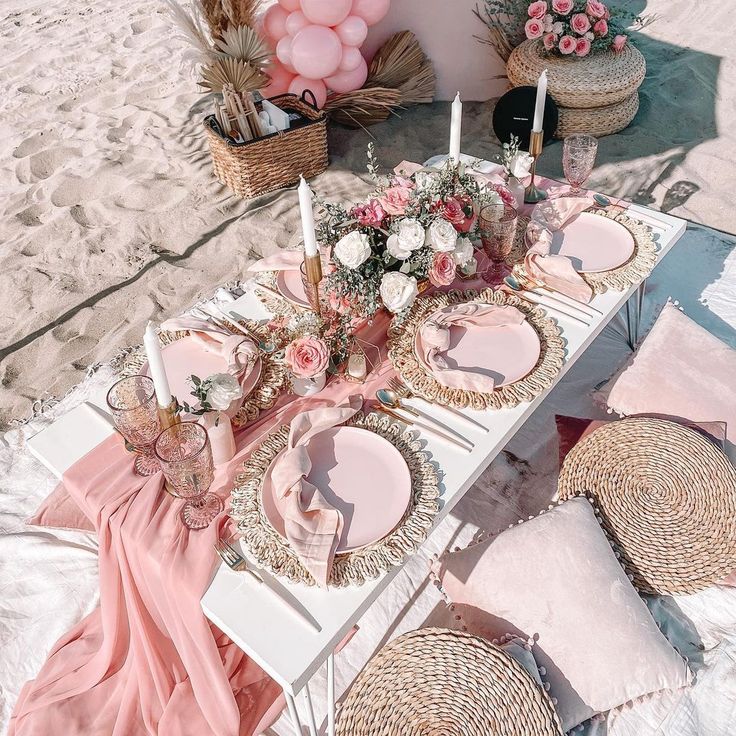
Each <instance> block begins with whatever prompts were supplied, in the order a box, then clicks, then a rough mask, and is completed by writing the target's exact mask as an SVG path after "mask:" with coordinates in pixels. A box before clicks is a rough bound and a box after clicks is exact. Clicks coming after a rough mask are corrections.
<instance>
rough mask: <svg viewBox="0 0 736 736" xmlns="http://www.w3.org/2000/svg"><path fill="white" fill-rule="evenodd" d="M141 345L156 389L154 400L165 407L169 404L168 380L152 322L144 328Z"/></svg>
mask: <svg viewBox="0 0 736 736" xmlns="http://www.w3.org/2000/svg"><path fill="white" fill-rule="evenodd" d="M143 345H144V347H145V349H146V357H147V358H148V370H149V371H150V373H151V378H152V379H153V387H154V388H155V389H156V400H157V401H158V405H159V406H162V407H167V406H168V405H169V404H170V403H171V389H170V388H169V379H168V378H167V377H166V368H164V359H163V356H162V355H161V345H160V344H159V341H158V335H157V334H156V328H155V327H154V326H153V322H149V323H148V326H147V327H146V332H145V334H144V335H143Z"/></svg>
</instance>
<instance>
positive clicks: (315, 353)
mask: <svg viewBox="0 0 736 736" xmlns="http://www.w3.org/2000/svg"><path fill="white" fill-rule="evenodd" d="M284 362H285V363H286V366H287V368H288V369H289V370H290V371H291V372H292V373H293V374H294V375H295V376H299V377H300V378H314V376H317V375H319V374H320V373H322V372H323V371H325V370H327V364H328V363H329V362H330V354H329V352H328V351H327V345H325V343H324V341H323V340H320V339H319V338H318V337H300V338H297V339H296V340H294V341H292V342H290V343H289V344H288V345H287V346H286V352H285V353H284Z"/></svg>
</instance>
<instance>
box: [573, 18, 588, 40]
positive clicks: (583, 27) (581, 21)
mask: <svg viewBox="0 0 736 736" xmlns="http://www.w3.org/2000/svg"><path fill="white" fill-rule="evenodd" d="M570 25H571V26H572V29H573V31H575V32H576V33H579V34H580V35H581V36H582V35H583V34H584V33H585V32H586V31H589V30H590V20H589V19H588V16H587V15H585V13H575V15H573V17H572V20H571V21H570Z"/></svg>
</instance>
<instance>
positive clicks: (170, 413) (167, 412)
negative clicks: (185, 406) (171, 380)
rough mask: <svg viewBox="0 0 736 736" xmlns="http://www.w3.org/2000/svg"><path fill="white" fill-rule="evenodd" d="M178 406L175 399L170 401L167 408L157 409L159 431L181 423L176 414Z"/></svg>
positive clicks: (160, 407)
mask: <svg viewBox="0 0 736 736" xmlns="http://www.w3.org/2000/svg"><path fill="white" fill-rule="evenodd" d="M177 408H178V404H177V402H176V399H172V400H171V403H170V404H169V405H168V406H159V407H158V419H159V421H160V422H161V431H162V432H163V430H165V429H168V428H169V427H173V426H174V425H175V424H179V422H181V417H180V416H179V414H178V413H177V411H176V410H177Z"/></svg>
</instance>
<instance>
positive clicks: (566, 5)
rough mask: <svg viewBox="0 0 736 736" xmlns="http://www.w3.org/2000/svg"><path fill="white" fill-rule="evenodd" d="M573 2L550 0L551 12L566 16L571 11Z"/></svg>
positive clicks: (569, 0) (571, 0) (568, 0)
mask: <svg viewBox="0 0 736 736" xmlns="http://www.w3.org/2000/svg"><path fill="white" fill-rule="evenodd" d="M572 5H573V0H552V10H554V11H555V12H556V13H560V14H561V15H567V14H568V13H569V12H570V11H571V10H572Z"/></svg>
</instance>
